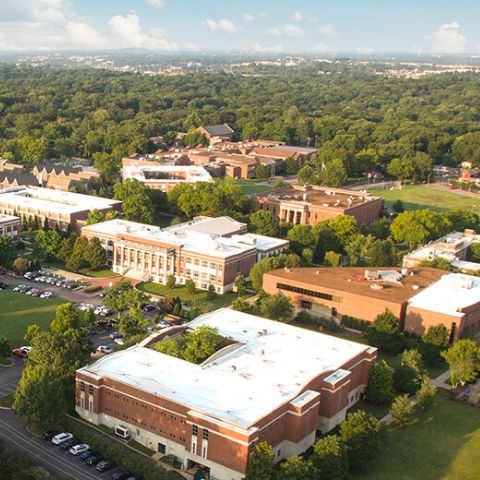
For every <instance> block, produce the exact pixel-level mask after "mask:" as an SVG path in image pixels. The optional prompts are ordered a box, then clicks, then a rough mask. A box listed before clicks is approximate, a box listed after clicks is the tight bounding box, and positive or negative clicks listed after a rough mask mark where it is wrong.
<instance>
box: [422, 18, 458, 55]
mask: <svg viewBox="0 0 480 480" xmlns="http://www.w3.org/2000/svg"><path fill="white" fill-rule="evenodd" d="M459 29H460V24H459V23H458V22H452V23H444V24H443V25H440V27H439V28H438V29H437V30H436V31H435V32H433V33H432V34H431V35H427V36H426V37H425V40H426V41H427V42H428V43H429V44H430V50H431V51H432V52H433V53H463V52H464V51H465V46H466V44H467V39H466V37H465V36H464V35H462V34H461V33H460V32H459Z"/></svg>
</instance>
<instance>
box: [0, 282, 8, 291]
mask: <svg viewBox="0 0 480 480" xmlns="http://www.w3.org/2000/svg"><path fill="white" fill-rule="evenodd" d="M7 288H8V283H5V282H0V290H6V289H7Z"/></svg>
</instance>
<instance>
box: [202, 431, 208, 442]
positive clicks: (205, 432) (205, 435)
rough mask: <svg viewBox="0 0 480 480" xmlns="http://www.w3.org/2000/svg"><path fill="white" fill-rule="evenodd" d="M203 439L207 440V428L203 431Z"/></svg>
mask: <svg viewBox="0 0 480 480" xmlns="http://www.w3.org/2000/svg"><path fill="white" fill-rule="evenodd" d="M203 439H204V440H208V430H207V429H205V430H204V431H203Z"/></svg>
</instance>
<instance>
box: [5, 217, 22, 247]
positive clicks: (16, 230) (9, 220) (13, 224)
mask: <svg viewBox="0 0 480 480" xmlns="http://www.w3.org/2000/svg"><path fill="white" fill-rule="evenodd" d="M20 232H21V223H20V217H16V216H14V215H1V214H0V235H7V236H8V237H10V238H11V239H12V241H14V242H16V241H17V240H20Z"/></svg>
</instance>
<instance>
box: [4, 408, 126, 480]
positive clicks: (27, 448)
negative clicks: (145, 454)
mask: <svg viewBox="0 0 480 480" xmlns="http://www.w3.org/2000/svg"><path fill="white" fill-rule="evenodd" d="M0 437H1V438H3V439H4V441H5V443H6V445H7V446H9V447H11V448H15V449H17V450H22V451H24V452H26V453H28V454H29V455H30V456H31V457H33V459H34V460H35V461H36V462H37V463H38V464H39V465H40V466H41V467H43V468H45V469H46V470H47V471H48V472H49V473H51V474H55V475H59V476H62V477H67V478H71V479H74V480H105V479H109V478H111V476H112V473H114V472H116V471H119V470H120V469H119V468H118V467H117V468H116V469H114V470H109V471H108V472H104V473H99V472H97V471H96V470H95V467H88V466H87V465H85V464H84V462H83V461H82V460H81V459H80V458H78V457H73V456H72V455H70V454H69V453H68V452H65V451H63V450H62V449H61V448H59V447H56V446H54V445H53V444H52V443H50V442H45V441H44V440H42V439H39V438H37V437H35V436H34V435H32V434H31V433H30V432H29V431H28V430H27V429H26V426H25V423H24V422H23V421H22V420H21V419H19V418H18V417H16V416H15V415H14V414H13V412H12V411H11V410H0ZM0 473H1V472H0Z"/></svg>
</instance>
